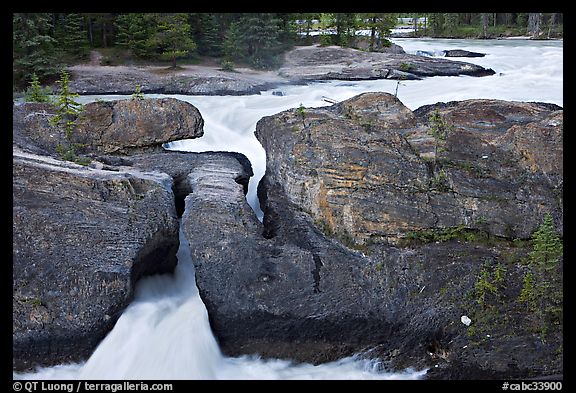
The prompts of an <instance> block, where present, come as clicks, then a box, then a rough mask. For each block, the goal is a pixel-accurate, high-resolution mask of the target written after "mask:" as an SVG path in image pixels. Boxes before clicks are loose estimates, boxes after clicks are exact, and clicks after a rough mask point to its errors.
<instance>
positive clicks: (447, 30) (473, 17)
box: [401, 13, 564, 39]
mask: <svg viewBox="0 0 576 393" xmlns="http://www.w3.org/2000/svg"><path fill="white" fill-rule="evenodd" d="M401 16H402V17H407V18H426V19H425V22H420V23H418V22H417V23H415V24H414V27H415V29H416V30H417V32H416V35H417V36H430V37H459V38H460V37H461V38H465V37H470V38H494V37H498V36H502V35H506V34H507V33H508V34H518V35H528V36H530V37H531V38H534V39H547V38H556V37H559V36H562V25H563V22H564V17H563V14H562V13H429V14H401Z"/></svg>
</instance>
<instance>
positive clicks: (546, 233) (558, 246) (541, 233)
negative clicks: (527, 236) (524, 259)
mask: <svg viewBox="0 0 576 393" xmlns="http://www.w3.org/2000/svg"><path fill="white" fill-rule="evenodd" d="M532 239H533V242H534V251H532V252H531V253H530V261H531V262H532V264H533V265H535V266H538V267H539V268H540V269H541V270H542V271H545V270H551V269H554V268H555V267H556V264H557V262H558V260H559V259H560V256H562V253H563V247H562V240H561V239H560V237H559V236H558V235H557V234H556V229H555V227H554V220H553V219H552V216H551V215H550V214H546V215H545V216H544V221H543V222H542V224H541V225H540V227H539V228H538V230H537V231H536V232H534V234H533V235H532Z"/></svg>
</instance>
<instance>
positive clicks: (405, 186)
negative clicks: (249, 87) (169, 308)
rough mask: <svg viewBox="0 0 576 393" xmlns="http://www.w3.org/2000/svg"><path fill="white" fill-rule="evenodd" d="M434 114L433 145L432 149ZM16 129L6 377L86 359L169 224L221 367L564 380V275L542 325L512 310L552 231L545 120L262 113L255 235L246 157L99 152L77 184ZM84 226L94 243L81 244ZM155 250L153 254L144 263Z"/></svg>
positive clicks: (553, 136)
mask: <svg viewBox="0 0 576 393" xmlns="http://www.w3.org/2000/svg"><path fill="white" fill-rule="evenodd" d="M16 112H17V111H16V110H15V113H16ZM432 113H438V115H439V116H440V118H441V119H442V124H443V126H444V127H445V128H446V129H447V130H448V133H447V137H446V138H445V141H439V139H437V138H435V137H434V136H433V135H431V134H430V131H431V123H430V120H429V117H430V115H431V114H432ZM16 117H17V116H16ZM18 118H19V119H20V118H21V119H26V117H25V116H23V117H18ZM23 121H24V120H19V121H17V122H15V136H16V138H15V144H16V145H18V146H22V148H26V151H22V150H21V149H20V147H18V146H17V147H16V148H15V150H14V151H15V169H14V179H15V180H14V183H15V188H14V190H15V191H14V192H15V196H14V201H15V204H14V210H13V211H14V213H13V214H14V218H15V219H14V221H15V225H14V233H15V238H14V239H15V240H14V243H15V247H14V249H15V254H14V255H15V257H14V258H15V263H14V265H15V268H14V277H13V279H14V283H15V285H14V288H15V292H14V294H15V295H14V307H15V313H14V315H15V325H14V332H15V333H14V337H15V340H14V342H15V347H14V348H15V350H14V353H15V354H18V360H17V361H15V365H18V366H17V367H22V368H24V367H28V366H29V365H31V364H33V363H44V364H46V363H48V362H61V361H62V360H64V359H69V358H70V353H87V352H88V351H89V347H90V345H92V343H94V342H95V341H97V339H96V337H97V336H98V335H100V337H101V334H103V332H105V331H106V329H108V328H109V326H110V325H111V324H113V321H114V318H115V316H116V315H117V314H118V312H119V311H120V310H121V309H122V307H123V306H124V305H125V302H126V301H127V300H126V299H129V298H130V291H131V288H132V287H133V283H134V279H135V278H137V277H138V276H139V275H141V274H146V273H148V272H150V271H152V270H154V268H158V269H159V270H163V269H166V270H169V269H170V268H171V266H173V265H172V262H171V259H170V257H169V256H170V255H172V252H171V251H168V250H169V249H170V250H171V247H172V246H171V245H170V244H169V243H162V242H160V240H161V239H164V238H163V237H158V236H159V235H154V233H157V232H158V231H160V232H161V233H164V232H162V230H165V229H166V228H172V227H171V225H172V223H173V222H176V221H177V219H178V216H180V214H182V218H181V223H182V225H183V227H184V233H185V236H186V239H187V240H188V242H189V243H190V249H191V253H192V260H193V261H194V264H195V269H196V283H197V286H198V289H199V292H200V295H201V297H202V300H203V302H204V304H205V305H206V307H207V309H208V314H209V318H210V324H211V327H212V329H213V332H214V334H215V336H216V337H217V339H218V342H219V344H220V347H221V349H222V351H223V352H224V353H225V354H228V355H234V356H236V355H242V354H254V353H257V354H259V355H261V356H264V357H274V358H286V359H291V360H295V361H306V362H313V363H322V362H326V361H331V360H336V359H339V358H342V357H344V356H348V355H352V354H358V353H360V356H366V357H370V358H373V357H378V358H380V359H381V360H382V364H383V367H386V368H387V369H404V368H406V367H413V368H416V369H421V368H429V369H430V370H429V372H428V377H429V378H436V379H441V378H450V379H458V378H463V379H478V378H482V379H483V378H496V379H511V378H524V379H527V378H533V377H540V376H546V375H558V374H562V372H563V363H562V345H563V339H562V319H561V318H560V319H558V304H556V303H554V301H556V300H554V299H558V296H560V298H561V291H562V288H561V282H562V260H560V261H559V262H558V264H557V265H554V266H552V267H551V268H549V269H548V270H547V271H546V272H545V274H543V273H542V272H538V271H536V270H534V272H533V273H534V279H535V280H537V281H536V282H541V281H538V280H545V279H548V280H550V281H543V282H544V283H545V284H546V288H547V291H546V293H545V294H543V295H542V296H543V297H550V299H552V300H546V301H547V302H548V303H546V304H547V305H549V306H554V307H555V308H554V307H551V308H550V309H549V310H548V309H547V310H545V311H543V312H545V313H546V314H544V315H545V316H546V317H545V318H543V317H539V316H538V315H536V314H533V311H531V310H530V308H529V305H527V304H526V303H524V302H521V301H519V297H520V295H521V293H523V291H525V290H524V288H523V281H524V279H525V277H526V273H527V272H529V271H531V269H532V267H530V264H529V261H530V253H531V252H532V251H533V247H532V244H531V242H530V240H529V239H530V237H531V236H532V233H534V231H535V230H536V229H537V228H538V227H539V225H540V224H541V223H542V221H543V219H544V217H545V216H547V215H548V214H549V215H550V216H551V217H552V219H553V222H554V225H555V230H556V231H557V233H559V234H560V235H561V234H562V231H563V225H562V219H563V206H562V191H563V182H562V175H563V166H562V163H561V162H562V154H563V149H562V142H563V137H562V132H563V111H562V108H560V107H558V106H555V105H551V104H543V103H521V102H505V101H498V100H468V101H461V102H450V103H439V104H436V105H430V106H425V107H422V108H419V109H417V110H415V111H411V110H409V109H408V108H406V107H405V106H404V105H403V104H402V103H401V102H400V101H399V100H397V99H396V98H395V97H393V96H392V95H389V94H385V93H365V94H361V95H359V96H356V97H353V98H351V99H349V100H346V101H343V102H340V103H337V104H334V105H332V106H330V107H321V108H299V109H291V110H287V111H284V112H281V113H278V114H276V115H273V116H267V117H265V118H263V119H261V120H260V121H259V122H258V124H257V129H256V136H257V138H258V140H259V141H260V142H261V143H262V145H263V147H264V148H265V150H266V154H267V169H266V175H265V177H264V178H263V179H262V181H261V183H260V185H259V187H258V196H259V199H260V205H261V207H262V209H263V211H264V213H265V216H264V222H263V223H260V222H259V221H258V220H257V218H256V216H255V214H254V212H253V211H252V210H251V209H250V207H249V206H248V204H247V202H246V199H245V193H246V190H247V184H248V179H249V178H250V176H252V170H251V167H250V163H249V162H248V160H247V159H246V158H245V157H244V156H242V155H240V154H235V153H200V154H194V153H178V152H149V151H147V152H142V151H140V150H141V149H140V148H138V149H133V150H132V149H129V150H127V152H130V153H131V155H116V154H109V153H108V152H109V151H110V150H97V149H95V150H93V152H92V153H91V157H92V158H93V159H94V162H93V163H92V164H91V166H89V167H80V166H77V165H75V164H70V163H62V162H61V161H59V160H56V159H54V158H51V157H46V156H40V155H38V154H36V153H35V152H33V151H32V150H33V149H34V147H32V146H33V143H32V141H31V140H32V139H33V138H32V136H33V135H36V134H35V133H30V132H21V131H18V132H16V131H17V130H20V128H22V127H21V126H20V125H21V124H22V122H23ZM96 123H97V122H96ZM35 124H43V123H42V122H41V121H40V120H38V123H35ZM19 127H20V128H19ZM544 142H545V143H544ZM151 143H152V144H154V143H160V141H156V142H151ZM40 150H42V149H40ZM148 150H149V149H148ZM113 151H114V152H115V153H116V152H117V151H116V150H113ZM120 151H122V149H120ZM40 171H42V172H40ZM76 178H78V179H76ZM56 200H57V201H58V203H55V201H56ZM17 201H21V202H17ZM149 204H151V205H149ZM54 205H56V207H54ZM73 208H74V209H77V210H74V212H75V213H74V214H72V213H71V211H72V209H73ZM54 209H61V210H54ZM108 212H116V214H115V215H113V216H111V217H109V216H108V215H106V214H107V213H108ZM122 212H127V213H122ZM79 213H81V214H79ZM118 213H122V214H118ZM132 213H133V214H132ZM110 214H111V213H110ZM40 217H42V218H40ZM92 217H94V221H97V222H100V219H99V218H102V221H105V222H106V223H107V224H108V226H107V227H106V228H104V229H100V228H99V227H97V226H96V227H95V228H92V227H91V226H88V228H87V227H86V224H85V222H92V221H89V219H91V218H92ZM162 217H163V218H162ZM97 218H98V220H97ZM87 220H88V221H87ZM61 223H64V224H66V225H62V224H61ZM129 223H130V224H129ZM135 225H136V226H137V227H138V228H137V229H135V228H134V226H135ZM128 227H129V228H130V231H127V228H128ZM92 230H94V231H96V233H92V232H91V231H92ZM112 231H115V233H114V234H112ZM126 232H130V235H127V234H126ZM37 233H39V234H40V235H39V236H38V235H37ZM123 233H124V236H128V239H130V240H129V241H127V243H128V244H130V245H132V246H133V247H126V246H125V245H124V240H120V241H117V243H118V244H119V245H122V250H120V251H117V253H116V254H115V256H110V255H108V254H107V253H106V250H108V248H107V247H103V245H107V244H109V242H110V241H109V240H108V239H109V238H111V237H112V236H113V235H114V236H116V239H118V238H120V239H124V237H122V236H123V235H122V234H123ZM170 233H172V232H170ZM51 236H57V237H58V239H56V238H53V237H51ZM130 236H132V237H130ZM62 239H64V240H62ZM93 239H102V240H101V241H93ZM174 239H178V238H177V236H174ZM16 243H18V245H16ZM52 243H54V244H53V245H52ZM118 244H116V243H115V244H114V245H116V246H118ZM159 244H166V247H164V248H162V247H156V246H154V247H151V246H152V245H159ZM147 245H151V246H147ZM96 249H97V250H96ZM138 249H141V250H144V251H136V250H138ZM151 249H152V250H156V251H158V250H165V251H167V252H166V253H162V252H160V251H158V252H159V253H155V252H154V251H152V255H153V257H146V255H149V254H150V251H151ZM45 250H49V251H51V252H52V254H50V252H48V253H47V252H46V251H45ZM102 250H104V251H102ZM110 250H111V252H112V251H113V250H114V249H113V248H110ZM122 251H124V252H125V253H124V254H122ZM94 253H100V254H102V255H103V256H106V255H108V258H107V260H106V261H105V260H101V259H99V258H95V259H94V260H93V258H94V255H93V254H94ZM118 253H119V254H118ZM45 254H48V255H49V256H51V259H54V262H53V263H52V264H50V265H48V266H46V265H44V264H43V263H44V259H46V255H45ZM160 254H162V255H164V256H168V258H166V259H164V258H162V261H163V262H160V260H159V258H160V257H161V255H160ZM52 255H53V256H54V257H53V258H52ZM116 255H120V256H121V257H122V260H120V259H118V257H117V256H116ZM134 255H136V256H134ZM23 256H25V257H26V258H25V259H23ZM142 256H143V257H142ZM140 257H142V258H140ZM78 261H80V264H81V266H82V267H81V268H78V273H77V274H76V273H75V272H72V271H71V269H72V266H73V267H74V268H76V265H75V264H77V263H78ZM39 267H41V268H39ZM133 271H136V273H134V272H133ZM102 272H105V273H102ZM38 277H40V279H41V280H42V281H43V282H42V283H37V282H36V279H37V278H38ZM54 277H58V278H59V279H60V281H59V282H57V284H56V285H54V284H53V282H54V280H55V278H54ZM68 277H71V280H72V281H68ZM79 277H82V279H80V278H79ZM87 277H90V278H91V277H95V278H96V279H95V280H93V281H90V280H88V279H87ZM74 280H75V281H74ZM559 283H560V284H559ZM54 288H56V289H54ZM75 288H76V289H75ZM107 291H108V292H107ZM115 291H117V292H115ZM85 294H88V295H90V299H91V300H92V301H93V302H91V303H89V302H88V300H85V299H87V298H85V297H83V296H85ZM73 296H75V298H74V299H73V300H74V301H75V302H76V303H78V304H76V303H72V297H73ZM78 299H80V301H78ZM559 308H560V311H559V312H560V313H561V312H562V311H561V308H562V305H561V304H560V306H559ZM60 310H62V311H60ZM67 310H70V311H67ZM65 311H66V312H65ZM69 315H71V316H72V317H71V318H70V317H69ZM560 315H561V314H560ZM107 316H108V317H107ZM463 316H468V317H469V318H470V319H471V320H472V324H471V325H469V326H468V325H465V324H464V323H462V322H461V321H462V317H463ZM61 321H67V322H61ZM76 321H77V322H76ZM102 321H104V322H105V321H108V322H107V323H108V324H110V325H106V324H105V323H104V322H102ZM65 323H69V324H68V325H65ZM90 330H92V331H95V332H96V333H95V334H88V336H86V332H87V331H90ZM83 334H84V335H83ZM63 337H71V338H69V339H68V342H69V345H60V343H61V338H63ZM34 340H35V341H34ZM80 342H82V344H80ZM87 343H88V344H87ZM32 348H41V349H42V350H41V351H39V352H37V353H39V355H38V354H36V355H34V354H33V353H32ZM60 348H62V349H60ZM57 349H58V351H61V352H58V351H57ZM82 351H84V352H82Z"/></svg>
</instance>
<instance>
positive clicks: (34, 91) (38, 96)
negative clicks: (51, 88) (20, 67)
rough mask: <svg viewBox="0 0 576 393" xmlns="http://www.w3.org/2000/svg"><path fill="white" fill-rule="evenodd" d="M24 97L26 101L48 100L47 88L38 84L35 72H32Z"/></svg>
mask: <svg viewBox="0 0 576 393" xmlns="http://www.w3.org/2000/svg"><path fill="white" fill-rule="evenodd" d="M24 98H25V100H26V101H27V102H50V95H49V92H48V89H47V88H43V87H42V86H41V85H40V81H39V80H38V76H37V75H36V73H34V74H32V80H31V81H30V87H28V89H27V90H26V93H25V94H24Z"/></svg>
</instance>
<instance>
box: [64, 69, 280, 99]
mask: <svg viewBox="0 0 576 393" xmlns="http://www.w3.org/2000/svg"><path fill="white" fill-rule="evenodd" d="M69 70H70V72H71V75H72V80H71V83H70V87H71V89H73V91H76V92H78V93H79V94H132V93H134V89H135V88H136V85H139V86H140V89H141V91H142V92H143V93H147V94H188V95H246V94H260V92H261V91H263V90H268V89H270V88H272V87H274V86H277V85H280V84H283V83H286V80H285V79H284V78H281V77H278V76H277V75H275V73H271V72H267V71H253V70H248V69H241V68H237V69H236V70H235V72H226V71H222V70H219V69H217V68H215V67H207V66H204V67H203V66H184V67H181V68H180V69H178V70H170V69H167V68H166V67H164V68H162V67H154V66H144V67H136V66H87V65H77V66H72V67H70V68H69Z"/></svg>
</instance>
